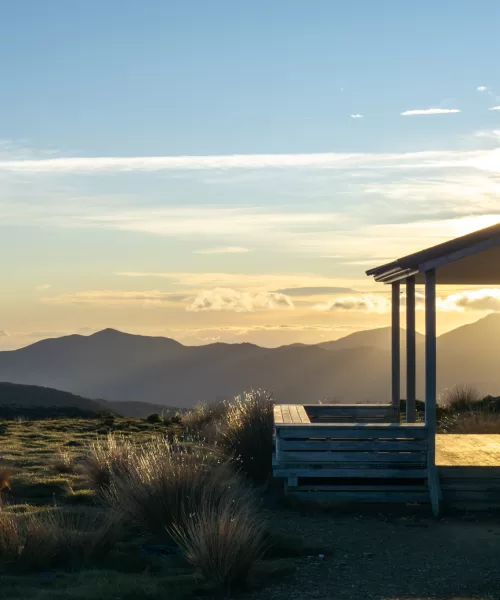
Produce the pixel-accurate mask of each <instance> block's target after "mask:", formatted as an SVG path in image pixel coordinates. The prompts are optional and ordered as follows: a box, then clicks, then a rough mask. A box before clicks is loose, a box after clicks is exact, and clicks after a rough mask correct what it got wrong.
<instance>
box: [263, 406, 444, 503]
mask: <svg viewBox="0 0 500 600" xmlns="http://www.w3.org/2000/svg"><path fill="white" fill-rule="evenodd" d="M390 419H395V411H393V410H392V407H390V406H388V405H278V406H276V407H275V409H274V425H275V453H274V457H273V472H274V476H275V477H280V478H283V479H284V480H285V489H286V492H287V494H291V495H293V496H295V497H298V498H306V499H308V500H315V499H325V498H327V499H329V500H338V501H356V502H428V501H429V498H431V500H432V501H433V507H434V505H435V503H436V502H437V506H436V507H435V508H434V510H435V512H436V511H437V510H439V506H438V505H439V489H437V490H434V483H435V469H434V467H433V465H431V464H430V463H429V460H428V450H429V447H428V429H427V427H426V426H425V425H424V424H423V423H411V424H399V423H394V422H388V421H389V420H390Z"/></svg>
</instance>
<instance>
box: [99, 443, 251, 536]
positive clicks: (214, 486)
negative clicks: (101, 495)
mask: <svg viewBox="0 0 500 600" xmlns="http://www.w3.org/2000/svg"><path fill="white" fill-rule="evenodd" d="M239 481H240V479H239V476H238V475H237V473H236V472H235V470H234V468H233V466H232V465H231V464H230V463H229V462H227V461H225V460H222V459H221V457H220V456H219V455H218V454H217V453H216V452H215V451H214V450H210V449H209V448H205V447H203V446H199V445H192V446H186V445H179V444H176V443H173V444H172V443H170V442H168V441H167V440H166V439H164V438H156V439H153V440H151V441H150V442H149V443H147V444H144V445H142V446H141V447H140V448H138V450H137V452H136V453H135V454H133V455H132V456H131V460H130V462H129V464H128V465H127V468H126V469H122V470H120V471H118V472H114V473H113V475H112V478H111V484H110V486H109V488H108V489H107V492H106V493H105V497H106V499H107V501H108V502H109V504H110V505H111V507H113V508H114V509H115V510H116V512H117V514H118V515H120V516H121V518H122V519H123V520H124V521H125V522H128V523H131V524H133V525H135V526H137V527H139V528H141V529H142V530H145V531H149V532H151V533H153V534H160V535H161V534H163V533H164V532H165V531H166V530H168V529H169V528H170V527H171V526H172V524H173V523H175V522H178V521H179V519H180V518H181V516H182V515H183V514H186V513H187V514H190V513H191V512H196V511H197V510H198V508H199V506H200V504H201V502H202V501H204V500H205V501H206V500H210V501H211V502H214V503H215V504H217V503H218V502H220V501H221V499H222V498H226V497H233V498H235V497H237V492H238V489H239V487H238V484H239Z"/></svg>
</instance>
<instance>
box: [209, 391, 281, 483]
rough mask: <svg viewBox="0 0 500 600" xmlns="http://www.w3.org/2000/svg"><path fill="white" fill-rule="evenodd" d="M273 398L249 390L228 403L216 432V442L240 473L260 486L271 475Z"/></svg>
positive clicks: (267, 394) (264, 393) (263, 393)
mask: <svg viewBox="0 0 500 600" xmlns="http://www.w3.org/2000/svg"><path fill="white" fill-rule="evenodd" d="M273 407H274V398H273V396H272V395H271V394H269V393H267V392H265V391H262V390H252V391H250V392H245V393H244V394H242V395H241V396H238V397H236V398H235V399H234V401H232V402H230V403H228V404H227V412H226V417H225V419H224V421H223V422H222V423H221V424H220V426H219V430H218V438H217V439H218V443H219V444H220V446H221V448H223V449H224V450H225V451H226V453H228V454H229V455H230V456H232V457H234V458H235V459H236V460H238V462H239V464H240V467H241V469H242V471H243V472H244V473H245V474H246V475H248V476H249V477H250V478H252V479H253V480H254V481H256V482H258V483H261V482H263V481H266V480H267V479H268V478H269V477H270V476H271V469H272V452H273Z"/></svg>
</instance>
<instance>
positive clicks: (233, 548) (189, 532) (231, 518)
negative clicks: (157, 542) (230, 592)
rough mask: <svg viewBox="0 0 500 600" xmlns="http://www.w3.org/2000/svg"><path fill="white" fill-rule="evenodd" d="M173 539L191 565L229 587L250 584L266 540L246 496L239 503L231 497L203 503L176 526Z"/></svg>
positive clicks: (256, 513)
mask: <svg viewBox="0 0 500 600" xmlns="http://www.w3.org/2000/svg"><path fill="white" fill-rule="evenodd" d="M173 537H174V539H175V540H176V541H177V543H178V544H179V546H180V548H181V550H182V551H183V553H184V555H185V557H186V559H187V560H188V561H189V562H190V563H191V564H193V565H194V566H195V567H196V568H197V569H199V570H200V572H201V573H202V574H203V575H204V576H205V577H206V578H207V579H209V580H212V581H215V582H217V583H219V584H221V585H223V586H226V587H228V586H238V585H242V584H243V583H244V582H245V581H246V579H247V577H248V574H249V571H250V569H251V567H252V565H253V564H254V562H255V561H256V560H257V559H258V558H260V557H261V556H262V554H263V553H264V550H265V540H266V535H265V529H264V523H263V521H262V519H261V518H260V516H259V513H258V511H257V509H256V506H255V503H254V501H253V499H252V497H251V496H249V495H248V494H244V493H243V492H242V494H241V496H240V498H239V499H238V501H235V500H234V498H232V497H231V496H225V497H224V498H222V499H221V501H219V502H214V501H213V500H205V501H203V502H202V504H201V505H200V506H199V508H198V510H197V511H196V512H195V513H191V514H188V515H184V517H183V519H182V521H181V522H180V523H176V524H175V525H174V528H173Z"/></svg>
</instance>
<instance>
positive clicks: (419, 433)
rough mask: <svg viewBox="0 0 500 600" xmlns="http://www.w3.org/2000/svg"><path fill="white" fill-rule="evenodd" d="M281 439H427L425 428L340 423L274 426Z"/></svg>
mask: <svg viewBox="0 0 500 600" xmlns="http://www.w3.org/2000/svg"><path fill="white" fill-rule="evenodd" d="M276 429H277V430H279V432H280V436H281V438H282V439H286V438H294V439H328V438H331V439H334V440H340V439H367V440H369V439H387V440H398V439H421V440H425V439H427V431H426V429H425V428H419V427H415V428H404V429H403V428H398V429H391V428H389V427H387V426H385V425H384V424H380V425H379V424H370V426H369V427H365V426H364V425H363V424H362V423H341V424H338V425H334V424H333V425H332V424H326V425H324V424H322V423H318V424H315V425H300V426H296V425H290V424H288V423H286V424H283V425H281V424H276Z"/></svg>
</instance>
